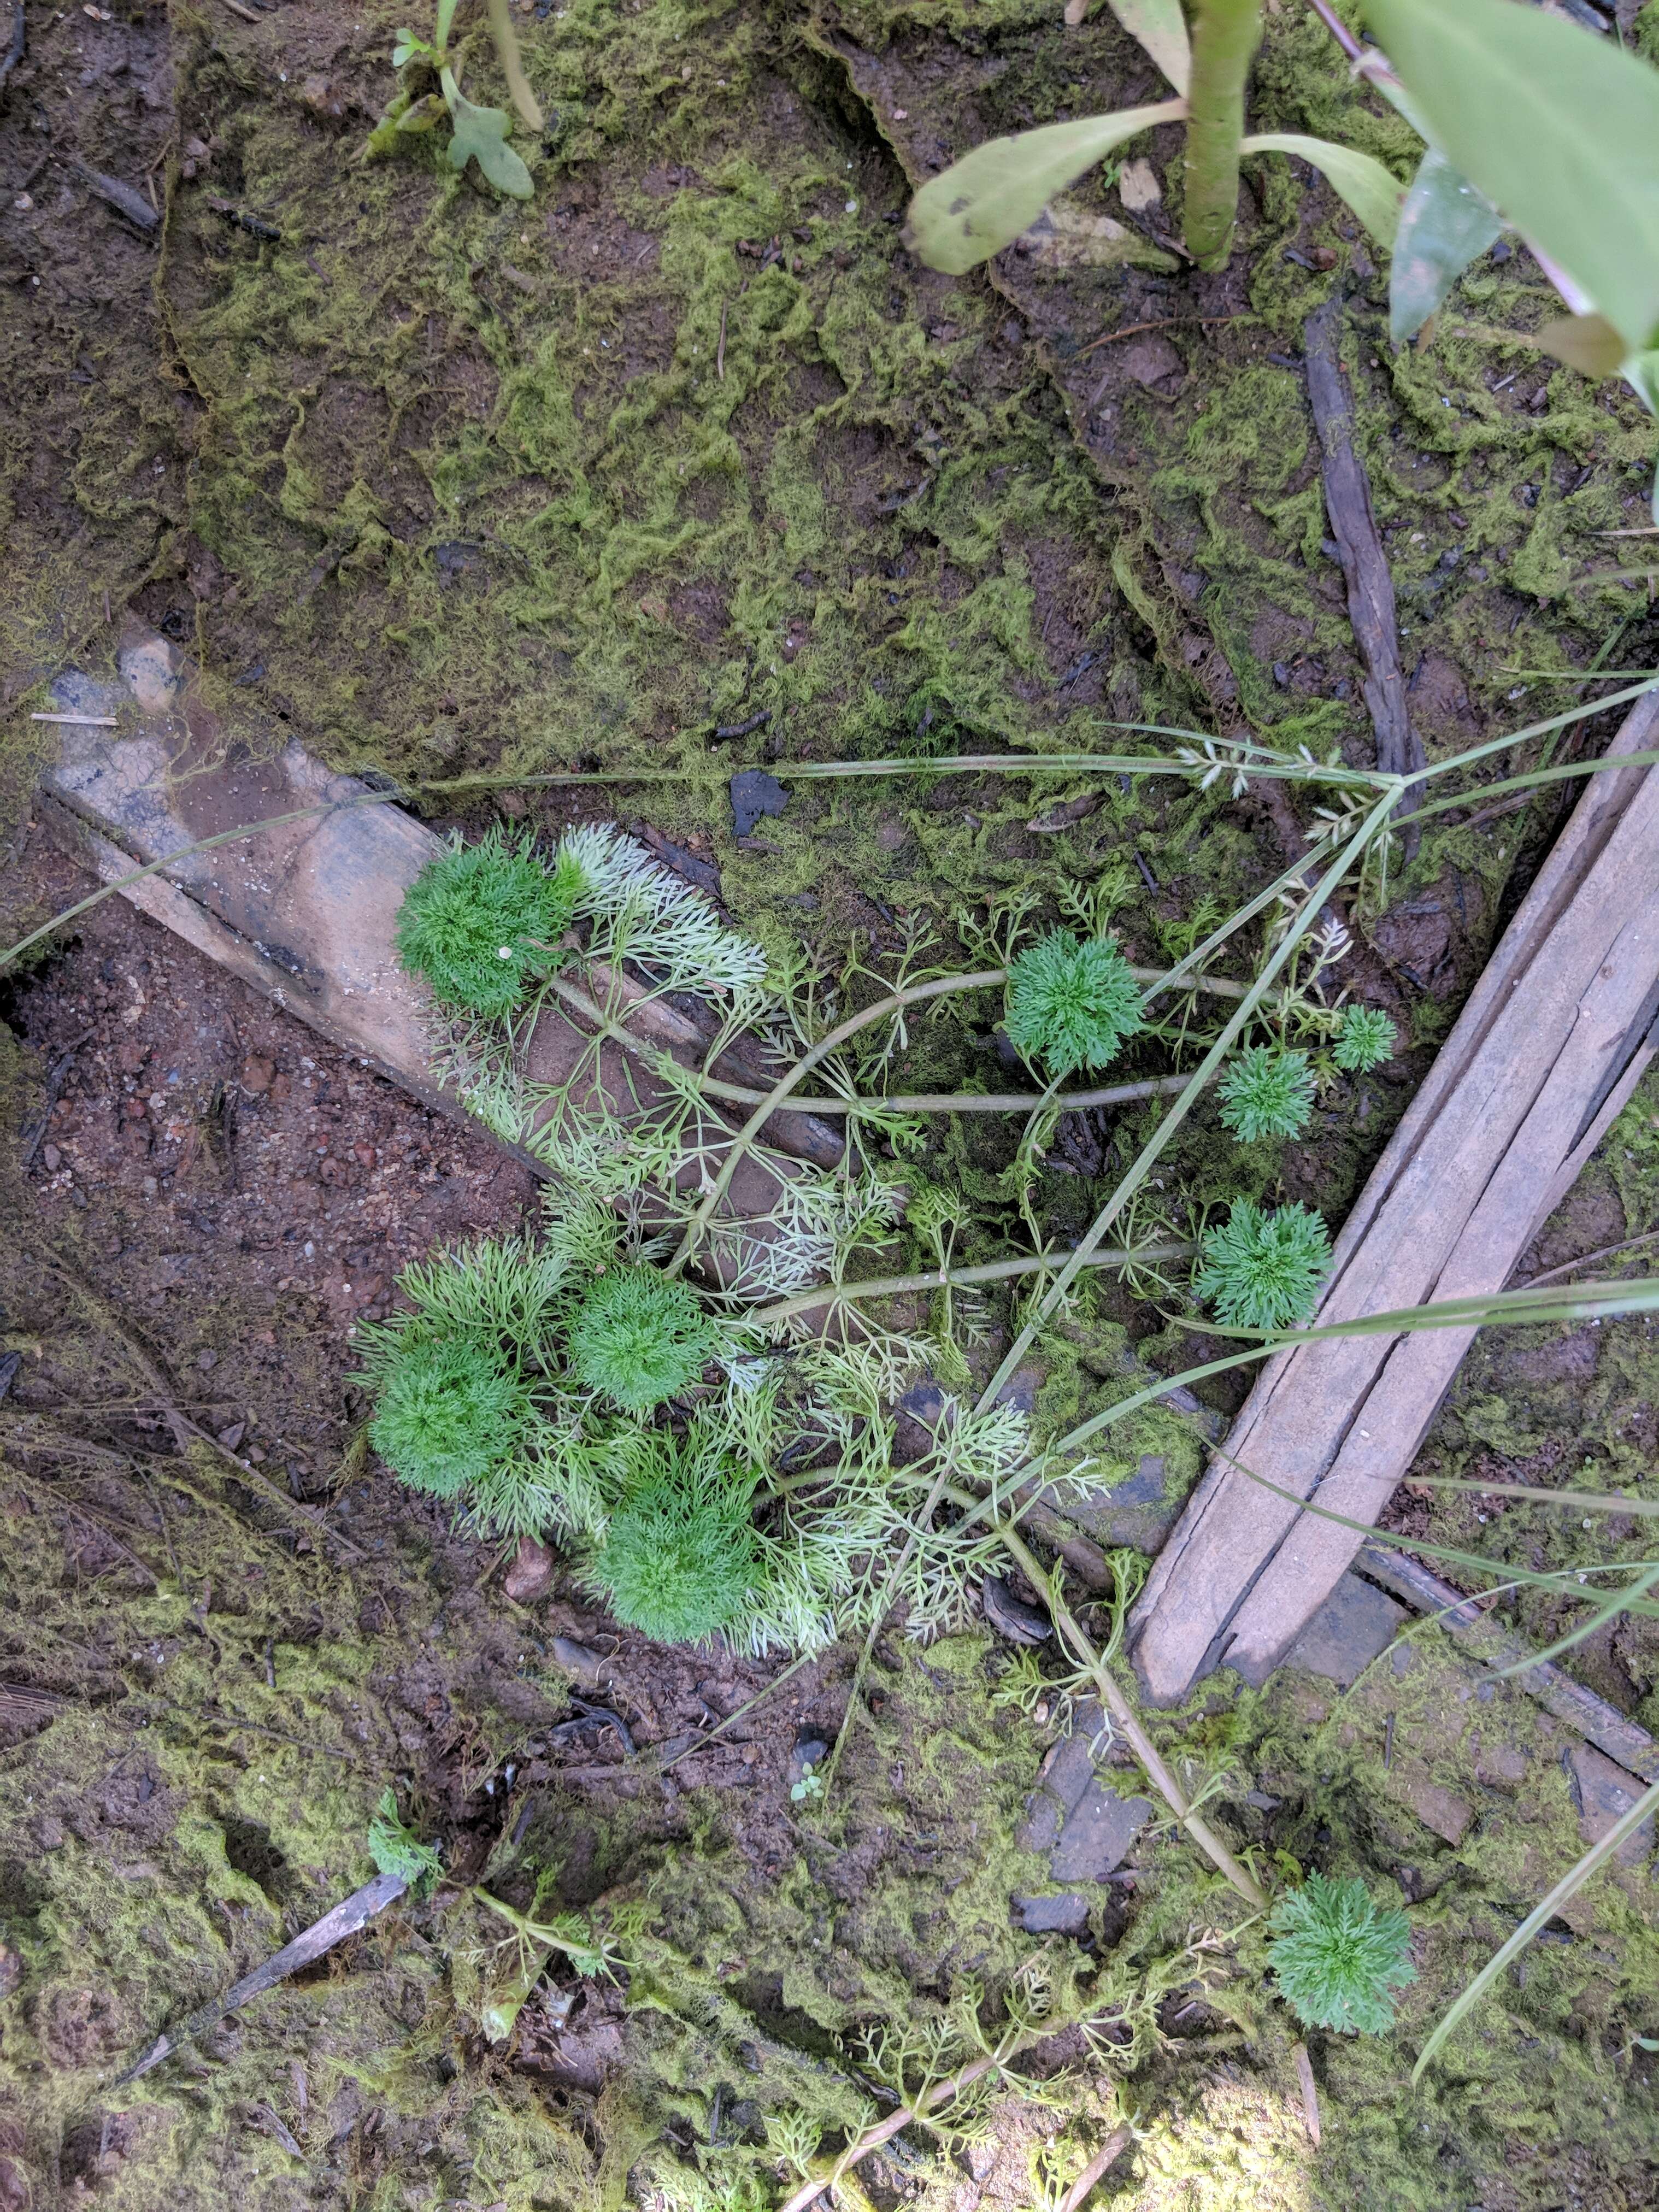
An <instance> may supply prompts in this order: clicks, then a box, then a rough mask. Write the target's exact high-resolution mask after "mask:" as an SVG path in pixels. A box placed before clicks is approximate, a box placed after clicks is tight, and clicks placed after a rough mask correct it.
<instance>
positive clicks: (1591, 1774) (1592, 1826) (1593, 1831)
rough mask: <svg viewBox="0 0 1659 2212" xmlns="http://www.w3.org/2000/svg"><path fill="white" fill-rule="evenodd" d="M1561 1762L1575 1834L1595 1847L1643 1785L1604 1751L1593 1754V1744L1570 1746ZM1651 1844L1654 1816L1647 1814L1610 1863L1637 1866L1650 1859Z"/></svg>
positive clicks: (1628, 1808)
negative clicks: (1573, 1813)
mask: <svg viewBox="0 0 1659 2212" xmlns="http://www.w3.org/2000/svg"><path fill="white" fill-rule="evenodd" d="M1561 1763H1562V1765H1564V1766H1565V1768H1566V1771H1567V1782H1568V1785H1569V1787H1570V1788H1571V1791H1572V1802H1573V1803H1574V1805H1575V1806H1576V1807H1577V1811H1578V1826H1579V1831H1580V1832H1581V1834H1582V1835H1583V1838H1584V1841H1585V1842H1586V1843H1587V1844H1599V1843H1600V1842H1601V1838H1602V1837H1603V1836H1605V1835H1606V1834H1607V1832H1608V1831H1609V1829H1611V1828H1612V1827H1613V1826H1615V1825H1616V1823H1617V1822H1619V1821H1620V1820H1623V1818H1624V1817H1625V1814H1626V1813H1628V1812H1629V1810H1630V1808H1631V1807H1632V1805H1634V1804H1635V1803H1636V1802H1637V1800H1638V1798H1639V1797H1641V1796H1643V1795H1644V1790H1645V1788H1646V1785H1645V1784H1644V1783H1642V1782H1641V1781H1640V1780H1638V1778H1637V1777H1636V1776H1635V1775H1634V1774H1632V1773H1629V1772H1627V1771H1626V1769H1625V1768H1624V1767H1622V1766H1618V1765H1614V1763H1613V1760H1612V1759H1609V1758H1608V1757H1607V1753H1605V1752H1601V1751H1597V1750H1596V1748H1595V1746H1594V1745H1593V1744H1588V1743H1575V1744H1572V1745H1571V1746H1570V1747H1568V1749H1567V1750H1566V1752H1565V1753H1564V1754H1563V1756H1562V1762H1561ZM1653 1844H1654V1816H1653V1814H1651V1813H1650V1814H1649V1815H1648V1817H1647V1819H1646V1820H1644V1821H1643V1822H1642V1824H1641V1826H1639V1827H1638V1828H1635V1829H1633V1830H1632V1832H1631V1833H1630V1834H1629V1835H1628V1836H1626V1838H1625V1840H1624V1842H1623V1843H1622V1844H1620V1845H1619V1846H1618V1848H1617V1849H1616V1850H1614V1852H1613V1863H1614V1864H1615V1865H1617V1866H1621V1867H1634V1866H1640V1865H1642V1863H1644V1861H1645V1860H1646V1859H1648V1858H1649V1857H1651V1856H1652V1852H1653Z"/></svg>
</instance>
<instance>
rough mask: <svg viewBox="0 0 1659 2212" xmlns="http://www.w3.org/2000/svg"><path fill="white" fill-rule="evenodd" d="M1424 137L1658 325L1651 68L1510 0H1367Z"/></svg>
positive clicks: (1656, 332)
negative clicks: (1417, 112)
mask: <svg viewBox="0 0 1659 2212" xmlns="http://www.w3.org/2000/svg"><path fill="white" fill-rule="evenodd" d="M1366 12H1367V15H1368V16H1369V18H1370V23H1371V25H1372V27H1373V28H1374V29H1375V30H1376V33H1377V35H1378V37H1379V38H1380V39H1381V40H1382V41H1383V45H1384V46H1386V47H1387V49H1388V52H1389V60H1390V62H1391V63H1392V64H1393V66H1394V68H1395V70H1396V71H1397V73H1398V74H1399V76H1400V77H1401V79H1402V81H1403V82H1404V83H1405V85H1406V88H1407V91H1408V92H1409V94H1411V97H1412V100H1413V103H1414V104H1415V106H1417V107H1418V108H1419V110H1420V111H1421V112H1422V115H1423V118H1424V121H1425V125H1426V126H1427V130H1428V133H1429V136H1430V137H1431V138H1432V139H1433V141H1434V143H1435V144H1436V145H1437V146H1438V147H1439V148H1440V149H1441V151H1442V152H1443V154H1444V155H1446V157H1447V159H1448V160H1449V161H1451V162H1453V163H1454V164H1455V167H1457V168H1459V169H1460V170H1461V171H1462V173H1463V174H1464V175H1465V176H1466V177H1468V179H1469V180H1470V182H1471V183H1472V184H1474V185H1476V186H1478V188H1479V189H1480V191H1483V192H1484V193H1485V194H1486V197H1487V198H1488V199H1489V200H1491V201H1492V204H1494V206H1496V207H1498V208H1500V209H1502V210H1503V212H1504V216H1506V217H1507V218H1508V219H1509V221H1510V222H1513V223H1514V224H1515V225H1516V228H1518V229H1520V230H1521V231H1522V232H1523V233H1524V234H1525V235H1526V237H1527V238H1528V240H1529V241H1530V240H1536V241H1537V243H1538V245H1539V246H1541V248H1542V250H1543V252H1545V253H1546V254H1547V255H1548V257H1549V258H1550V259H1551V260H1553V261H1555V262H1559V264H1560V265H1561V267H1562V268H1563V269H1564V270H1566V272H1567V274H1568V275H1569V276H1571V277H1572V278H1573V279H1574V281H1575V282H1576V283H1577V284H1579V285H1581V286H1582V287H1583V289H1584V291H1585V292H1586V293H1587V294H1588V295H1589V299H1590V301H1592V302H1593V304H1594V305H1595V307H1596V308H1597V309H1598V310H1599V311H1600V313H1602V314H1603V315H1605V316H1606V317H1607V320H1608V321H1609V322H1610V323H1613V324H1614V325H1616V326H1617V327H1618V329H1619V330H1620V331H1622V332H1623V333H1624V337H1625V342H1626V346H1627V348H1628V349H1630V350H1631V351H1632V352H1638V351H1639V350H1641V349H1643V348H1644V347H1646V346H1648V345H1650V344H1651V343H1654V341H1655V339H1656V337H1659V71H1656V70H1653V69H1650V67H1649V66H1648V64H1646V63H1645V62H1640V61H1638V60H1637V58H1636V57H1635V56H1634V55H1633V54H1629V53H1625V52H1620V49H1619V48H1618V47H1617V46H1614V45H1613V43H1612V41H1611V40H1601V39H1599V38H1598V37H1596V36H1595V33H1593V32H1590V31H1587V30H1582V29H1580V28H1579V27H1577V25H1575V24H1572V23H1569V22H1564V21H1561V20H1559V18H1558V17H1556V16H1554V15H1546V14H1545V13H1544V12H1543V10H1542V9H1539V8H1529V7H1522V6H1519V5H1517V4H1516V0H1366Z"/></svg>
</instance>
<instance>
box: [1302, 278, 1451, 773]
mask: <svg viewBox="0 0 1659 2212" xmlns="http://www.w3.org/2000/svg"><path fill="white" fill-rule="evenodd" d="M1341 328H1342V302H1341V301H1340V300H1336V299H1331V300H1328V301H1326V302H1325V304H1324V306H1323V307H1318V308H1316V309H1315V311H1314V313H1312V314H1311V315H1310V316H1309V318H1308V319H1307V322H1306V324H1305V325H1304V327H1303V332H1302V341H1303V346H1304V351H1305V354H1306V357H1307V367H1308V398H1309V402H1310V404H1311V406H1312V408H1313V416H1314V424H1315V427H1316V429H1317V430H1318V432H1319V442H1320V446H1321V447H1322V450H1323V453H1324V457H1325V459H1324V468H1323V471H1322V474H1323V479H1324V486H1325V512H1326V513H1328V515H1329V517H1330V519H1331V535H1332V537H1333V538H1335V540H1336V544H1337V551H1338V555H1339V557H1340V560H1341V562H1342V574H1343V576H1344V578H1345V579H1346V583H1347V587H1348V620H1349V622H1350V623H1352V625H1353V634H1354V639H1355V641H1356V643H1357V644H1358V647H1359V653H1360V658H1361V659H1362V660H1363V661H1364V665H1365V678H1364V683H1363V684H1362V685H1361V687H1360V689H1361V692H1362V694H1363V696H1364V701H1365V706H1366V708H1367V711H1368V712H1369V713H1370V718H1371V726H1372V727H1373V728H1374V729H1375V730H1376V764H1377V766H1378V767H1379V768H1380V769H1385V770H1386V771H1387V772H1388V773H1389V775H1413V774H1416V773H1417V772H1419V770H1421V769H1423V768H1424V767H1425V765H1426V761H1425V755H1424V751H1423V740H1422V739H1421V738H1419V736H1418V734H1417V732H1416V731H1415V730H1413V727H1412V722H1411V714H1410V712H1409V710H1408V709H1407V705H1406V678H1405V674H1404V671H1402V669H1401V665H1400V630H1399V626H1398V623H1397V622H1396V620H1395V605H1394V580H1393V578H1392V577H1391V576H1390V575H1389V558H1388V556H1387V554H1386V553H1384V551H1383V540H1382V538H1381V537H1380V536H1379V535H1378V532H1377V527H1376V515H1375V513H1373V512H1372V509H1371V488H1370V482H1369V480H1368V479H1367V477H1366V475H1365V467H1364V462H1363V461H1361V459H1360V458H1359V456H1358V453H1357V452H1356V451H1355V449H1354V412H1353V400H1352V397H1351V396H1350V394H1349V391H1348V387H1347V384H1346V380H1345V379H1344V377H1343V374H1342V362H1341V358H1340V354H1339V352H1338V346H1339V343H1340V332H1341ZM1413 804H1414V801H1413V797H1412V794H1411V793H1410V792H1408V791H1407V792H1403V793H1401V811H1402V812H1403V811H1408V810H1409V808H1410V806H1411V805H1413Z"/></svg>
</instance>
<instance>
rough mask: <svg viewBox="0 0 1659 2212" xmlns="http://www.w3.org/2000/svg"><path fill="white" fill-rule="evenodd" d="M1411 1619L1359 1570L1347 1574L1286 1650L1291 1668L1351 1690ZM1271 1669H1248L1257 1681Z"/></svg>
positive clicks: (1250, 1679) (1249, 1679) (1246, 1677)
mask: <svg viewBox="0 0 1659 2212" xmlns="http://www.w3.org/2000/svg"><path fill="white" fill-rule="evenodd" d="M1410 1619H1411V1615H1410V1614H1409V1613H1407V1610H1406V1608H1405V1607H1404V1606H1403V1605H1396V1604H1395V1601H1394V1600H1393V1599H1392V1598H1391V1597H1389V1596H1387V1595H1384V1593H1383V1591H1382V1590H1380V1589H1377V1588H1376V1584H1375V1583H1368V1582H1365V1581H1364V1580H1362V1578H1361V1577H1359V1576H1358V1575H1352V1574H1349V1575H1344V1576H1343V1577H1342V1579H1341V1581H1340V1583H1338V1584H1337V1586H1336V1588H1335V1589H1334V1590H1333V1591H1332V1592H1331V1594H1330V1595H1329V1596H1328V1598H1327V1599H1326V1601H1325V1602H1324V1604H1323V1605H1322V1606H1321V1607H1320V1608H1319V1610H1318V1612H1317V1613H1315V1615H1314V1616H1313V1619H1312V1620H1310V1622H1309V1623H1308V1625H1307V1626H1306V1627H1305V1628H1304V1630H1303V1632H1302V1633H1301V1635H1300V1636H1298V1637H1297V1639H1296V1642H1295V1643H1294V1644H1292V1645H1291V1648H1290V1650H1288V1651H1287V1652H1286V1653H1285V1665H1286V1666H1287V1667H1305V1668H1307V1670H1308V1672H1309V1673H1310V1674H1322V1675H1323V1676H1324V1677H1325V1679H1326V1680H1327V1681H1328V1682H1334V1683H1336V1684H1337V1685H1338V1686H1339V1687H1340V1688H1342V1689H1344V1690H1351V1689H1352V1687H1353V1686H1354V1684H1355V1683H1356V1682H1357V1681H1358V1680H1359V1678H1360V1676H1361V1675H1362V1674H1364V1671H1365V1669H1366V1668H1367V1667H1369V1666H1370V1663H1371V1662H1372V1661H1373V1660H1374V1659H1380V1658H1381V1657H1382V1656H1383V1653H1384V1652H1385V1651H1386V1650H1388V1648H1389V1644H1392V1643H1393V1642H1394V1639H1395V1637H1396V1636H1397V1635H1398V1634H1399V1633H1400V1631H1401V1627H1402V1626H1403V1625H1404V1624H1405V1623H1406V1622H1407V1620H1410ZM1271 1672H1272V1669H1271V1668H1261V1671H1260V1673H1258V1674H1246V1675H1245V1678H1244V1679H1245V1680H1246V1681H1248V1682H1250V1683H1251V1684H1252V1686H1256V1685H1259V1684H1260V1683H1261V1682H1263V1681H1265V1680H1267V1675H1268V1674H1270V1673H1271Z"/></svg>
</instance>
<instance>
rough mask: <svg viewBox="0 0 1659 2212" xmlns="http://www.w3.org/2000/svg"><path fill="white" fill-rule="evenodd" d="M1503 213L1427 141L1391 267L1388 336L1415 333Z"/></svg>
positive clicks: (1493, 233) (1400, 341)
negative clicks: (1428, 145) (1428, 144)
mask: <svg viewBox="0 0 1659 2212" xmlns="http://www.w3.org/2000/svg"><path fill="white" fill-rule="evenodd" d="M1502 228H1504V219H1503V217H1502V216H1500V215H1499V214H1498V210H1497V209H1496V208H1495V207H1494V206H1493V205H1492V202H1491V201H1490V200H1489V199H1488V198H1487V197H1486V195H1485V193H1484V192H1478V191H1476V190H1475V189H1474V185H1472V184H1471V183H1470V182H1469V180H1468V178H1467V177H1465V176H1462V175H1460V173H1458V171H1457V170H1455V168H1453V167H1452V165H1451V163H1450V162H1449V161H1448V160H1447V159H1446V157H1445V155H1443V154H1442V153H1440V152H1439V151H1438V150H1437V149H1436V148H1435V147H1433V146H1431V147H1430V149H1429V150H1428V152H1427V153H1426V154H1425V155H1424V156H1423V159H1422V161H1420V162H1419V165H1418V171H1417V174H1416V176H1415V177H1414V178H1413V179H1412V185H1411V190H1410V191H1408V192H1407V194H1406V204H1405V205H1404V207H1402V208H1401V210H1400V229H1399V232H1398V234H1396V236H1395V241H1394V266H1393V268H1392V269H1391V270H1390V271H1389V337H1391V338H1392V339H1393V340H1394V342H1395V344H1396V345H1404V344H1405V343H1406V341H1407V338H1413V337H1416V336H1417V333H1418V332H1419V331H1420V330H1421V329H1422V327H1423V325H1424V324H1425V323H1426V322H1427V321H1428V319H1429V318H1430V316H1431V315H1434V314H1437V313H1439V311H1440V309H1441V308H1442V307H1443V306H1444V305H1445V302H1446V295H1448V293H1449V291H1450V290H1451V288H1452V286H1453V285H1454V284H1455V283H1456V282H1457V280H1458V278H1459V277H1460V276H1462V273H1463V271H1464V270H1466V269H1467V268H1468V265H1469V264H1470V262H1472V261H1478V260H1479V259H1480V256H1481V255H1482V254H1483V253H1484V252H1486V248H1487V247H1488V246H1490V245H1491V244H1492V240H1494V239H1495V238H1496V237H1497V236H1498V232H1499V231H1500V230H1502Z"/></svg>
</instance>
